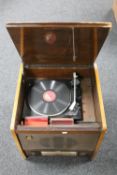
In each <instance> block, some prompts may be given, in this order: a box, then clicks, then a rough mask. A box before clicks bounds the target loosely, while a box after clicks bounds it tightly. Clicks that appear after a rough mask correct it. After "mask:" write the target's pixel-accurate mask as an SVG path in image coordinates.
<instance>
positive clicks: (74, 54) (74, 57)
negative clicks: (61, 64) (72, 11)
mask: <svg viewBox="0 0 117 175" xmlns="http://www.w3.org/2000/svg"><path fill="white" fill-rule="evenodd" d="M72 37H73V40H72V41H73V62H75V61H76V50H75V34H74V27H72Z"/></svg>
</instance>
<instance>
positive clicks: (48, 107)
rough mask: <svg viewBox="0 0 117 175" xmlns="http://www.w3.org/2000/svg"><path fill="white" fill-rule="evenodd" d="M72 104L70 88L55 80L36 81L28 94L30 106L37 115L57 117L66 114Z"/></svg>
mask: <svg viewBox="0 0 117 175" xmlns="http://www.w3.org/2000/svg"><path fill="white" fill-rule="evenodd" d="M70 102H71V92H70V90H69V88H68V87H67V86H66V84H64V83H63V82H60V81H55V80H37V81H35V83H34V85H33V86H32V87H31V89H30V90H29V94H28V104H29V106H30V108H31V110H32V111H33V112H34V113H35V114H37V115H45V116H57V115H59V114H62V113H63V112H65V110H66V109H67V108H68V106H69V105H70Z"/></svg>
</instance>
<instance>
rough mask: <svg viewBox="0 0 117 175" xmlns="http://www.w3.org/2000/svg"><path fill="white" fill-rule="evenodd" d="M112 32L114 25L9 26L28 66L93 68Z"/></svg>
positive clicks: (49, 24)
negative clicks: (109, 32) (45, 65)
mask: <svg viewBox="0 0 117 175" xmlns="http://www.w3.org/2000/svg"><path fill="white" fill-rule="evenodd" d="M110 28H111V23H110V22H103V23H102V22H101V23H11V24H7V29H8V31H9V33H10V36H11V38H12V40H13V42H14V44H15V46H16V48H17V50H18V52H19V54H20V56H21V58H22V61H23V63H24V64H27V65H35V64H42V65H43V64H52V65H61V64H62V65H75V66H76V65H91V64H93V63H94V61H95V59H96V57H97V55H98V53H99V51H100V49H101V47H102V45H103V43H104V41H105V39H106V37H107V34H108V31H109V29H110Z"/></svg>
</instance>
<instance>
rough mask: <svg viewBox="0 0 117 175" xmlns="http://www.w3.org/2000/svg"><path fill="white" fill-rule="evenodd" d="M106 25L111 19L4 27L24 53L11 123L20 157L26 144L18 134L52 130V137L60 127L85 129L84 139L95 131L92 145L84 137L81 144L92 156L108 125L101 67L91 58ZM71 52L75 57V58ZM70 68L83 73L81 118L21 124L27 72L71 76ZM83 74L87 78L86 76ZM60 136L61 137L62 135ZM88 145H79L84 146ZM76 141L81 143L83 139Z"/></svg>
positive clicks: (38, 75) (67, 130) (34, 75)
mask: <svg viewBox="0 0 117 175" xmlns="http://www.w3.org/2000/svg"><path fill="white" fill-rule="evenodd" d="M110 28H111V23H46V24H44V23H40V24H39V23H27V24H23V23H22V24H18V23H15V24H8V25H7V29H8V31H9V33H10V35H11V37H12V39H13V41H14V43H15V45H16V48H17V50H18V51H19V53H20V55H21V57H22V59H23V65H21V67H20V73H19V78H18V84H17V90H16V97H15V102H14V108H13V115H12V120H11V126H10V130H11V132H12V135H13V138H14V141H15V142H16V145H17V147H18V149H19V151H20V153H21V154H22V156H23V158H26V155H28V154H27V153H26V152H25V151H27V150H24V149H23V147H22V145H23V141H22V139H21V138H22V137H23V138H24V136H25V135H29V136H31V135H32V134H34V137H35V138H37V137H38V138H40V135H42V136H43V137H45V136H46V135H48V136H50V137H51V136H52V135H54V137H56V135H62V134H63V133H67V134H68V136H70V135H71V136H73V137H76V136H77V135H79V136H81V135H86V139H87V140H88V138H90V139H92V140H93V139H94V138H95V136H96V138H95V139H94V140H95V145H93V147H92V146H91V145H90V143H89V142H88V141H87V145H88V146H89V147H88V149H87V150H85V153H88V151H89V152H90V154H91V157H92V158H94V157H95V155H96V153H97V152H98V150H99V147H100V145H101V142H102V140H103V137H104V134H105V132H106V130H107V124H106V118H105V112H104V106H103V100H102V93H101V86H100V81H99V75H98V74H99V73H98V69H97V65H96V64H94V61H95V59H96V57H97V54H98V53H99V51H100V49H101V47H102V45H103V43H104V40H105V39H106V37H107V34H108V31H109V29H110ZM73 32H74V49H73ZM43 37H44V38H43ZM57 38H58V39H57ZM48 44H49V45H48ZM73 52H75V53H73ZM74 54H75V56H76V57H75V58H76V61H74V60H73V55H74ZM73 72H77V73H79V74H80V75H81V76H82V81H81V87H82V93H83V94H82V97H83V98H82V106H83V111H82V112H83V120H82V121H80V122H79V123H78V124H74V125H73V126H50V125H48V126H47V127H42V128H41V127H27V126H24V125H22V124H21V119H22V108H23V103H24V99H25V93H24V92H25V86H26V82H27V80H29V79H31V78H33V79H37V78H40V79H70V78H72V74H73ZM86 80H88V81H87V82H86ZM90 136H91V137H90ZM62 137H63V138H65V137H66V135H63V136H62ZM76 138H77V137H76ZM81 140H82V139H81ZM84 140H85V139H84ZM82 144H84V142H82ZM87 145H83V146H85V148H86V146H87ZM80 146H81V147H80V148H82V145H80ZM90 146H91V147H90ZM90 148H91V150H90ZM31 151H33V149H32V150H30V153H31ZM47 151H49V150H47ZM66 151H67V150H66ZM77 151H78V150H77ZM81 153H82V152H81ZM79 154H80V153H79Z"/></svg>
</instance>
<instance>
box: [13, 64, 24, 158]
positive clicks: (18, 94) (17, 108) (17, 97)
mask: <svg viewBox="0 0 117 175" xmlns="http://www.w3.org/2000/svg"><path fill="white" fill-rule="evenodd" d="M22 74H23V65H21V66H20V71H19V77H18V83H17V88H16V95H15V100H14V107H13V114H12V118H11V125H10V131H11V133H12V136H13V138H14V141H15V143H16V145H17V148H18V150H19V152H20V154H21V155H22V157H23V158H24V159H26V155H25V153H24V151H23V149H22V146H21V144H20V142H19V139H18V136H17V134H16V132H15V129H16V124H17V122H18V118H19V115H20V114H19V113H20V110H21V108H20V106H19V105H21V100H20V98H21V85H22Z"/></svg>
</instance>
